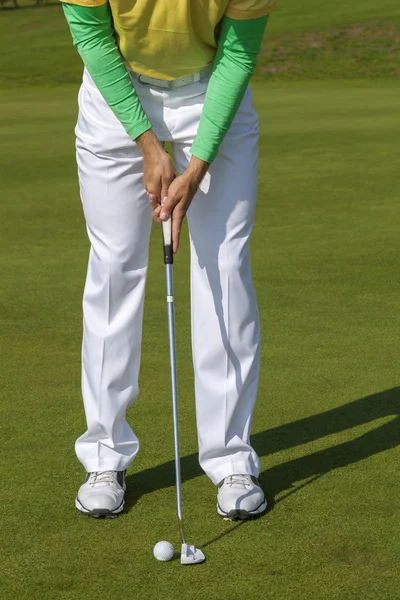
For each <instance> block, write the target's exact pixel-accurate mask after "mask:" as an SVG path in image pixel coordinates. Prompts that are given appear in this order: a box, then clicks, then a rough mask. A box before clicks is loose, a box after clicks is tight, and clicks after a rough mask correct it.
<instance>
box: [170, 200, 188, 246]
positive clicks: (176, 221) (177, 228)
mask: <svg viewBox="0 0 400 600" xmlns="http://www.w3.org/2000/svg"><path fill="white" fill-rule="evenodd" d="M184 217H185V213H184V211H182V210H175V211H174V213H173V215H172V251H173V253H174V254H176V253H177V252H178V248H179V238H180V235H181V227H182V221H183V219H184Z"/></svg>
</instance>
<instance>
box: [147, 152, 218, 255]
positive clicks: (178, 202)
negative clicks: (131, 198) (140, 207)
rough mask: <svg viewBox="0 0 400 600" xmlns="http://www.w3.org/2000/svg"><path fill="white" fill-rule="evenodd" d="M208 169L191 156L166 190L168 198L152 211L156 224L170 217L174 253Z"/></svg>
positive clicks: (201, 161) (204, 163)
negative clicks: (192, 203) (185, 220)
mask: <svg viewBox="0 0 400 600" xmlns="http://www.w3.org/2000/svg"><path fill="white" fill-rule="evenodd" d="M208 167H209V163H206V162H204V161H203V160H200V159H199V158H196V157H195V156H193V157H192V159H191V161H190V163H189V166H188V167H187V169H186V171H184V173H182V175H180V176H179V177H177V178H176V179H174V181H172V183H171V185H170V186H169V189H168V196H167V198H166V199H165V200H163V202H162V206H158V207H156V209H155V210H153V218H154V220H155V221H156V222H158V223H160V222H161V221H166V220H167V219H168V218H169V217H170V216H172V250H173V252H174V253H176V252H177V251H178V247H179V236H180V233H181V227H182V221H183V219H184V218H185V215H186V211H187V209H188V208H189V206H190V203H191V201H192V200H193V196H194V195H195V193H196V192H197V190H198V188H199V185H200V183H201V180H202V179H203V177H204V175H205V174H206V172H207V170H208Z"/></svg>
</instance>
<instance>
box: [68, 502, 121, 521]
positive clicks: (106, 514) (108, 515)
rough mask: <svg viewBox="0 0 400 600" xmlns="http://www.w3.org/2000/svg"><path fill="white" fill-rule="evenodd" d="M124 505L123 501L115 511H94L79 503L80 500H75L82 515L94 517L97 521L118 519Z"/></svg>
mask: <svg viewBox="0 0 400 600" xmlns="http://www.w3.org/2000/svg"><path fill="white" fill-rule="evenodd" d="M124 504H125V503H124V501H122V502H121V504H120V505H119V506H118V507H117V508H116V509H115V510H108V509H107V508H95V509H93V510H88V509H87V508H85V507H84V506H83V504H81V503H80V502H79V500H78V498H76V500H75V507H76V508H77V509H78V510H79V512H80V513H81V514H82V515H86V516H87V517H93V518H95V519H100V518H104V519H113V518H114V517H118V515H119V514H121V512H122V511H123V510H124Z"/></svg>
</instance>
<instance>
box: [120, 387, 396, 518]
mask: <svg viewBox="0 0 400 600" xmlns="http://www.w3.org/2000/svg"><path fill="white" fill-rule="evenodd" d="M399 414H400V387H397V388H393V389H391V390H387V391H384V392H380V393H378V394H373V395H372V396H367V397H366V398H361V399H360V400H356V401H354V402H351V403H349V404H346V405H344V406H340V407H338V408H334V409H332V410H329V411H326V412H324V413H321V414H319V415H313V416H311V417H307V418H305V419H300V420H299V421H294V422H293V423H287V424H285V425H281V426H279V427H275V428H274V429H269V430H267V431H263V432H261V433H257V434H255V435H254V436H252V444H253V447H254V449H255V450H256V452H257V453H258V455H259V456H268V455H270V454H273V453H275V452H280V451H282V450H287V449H289V448H294V447H296V446H300V445H302V444H307V443H309V442H313V441H315V440H318V439H321V438H324V437H326V436H328V435H332V434H337V433H340V432H343V431H346V430H347V429H350V428H352V427H357V426H360V425H364V424H366V423H371V425H373V422H374V421H375V420H377V419H381V418H384V417H393V419H392V420H391V421H389V422H386V423H385V424H383V425H380V426H378V427H375V428H374V429H371V430H370V431H368V432H367V433H365V434H363V435H361V436H359V437H357V438H356V439H354V440H351V441H347V442H344V443H342V444H337V445H335V446H331V447H330V448H326V449H324V450H321V451H318V452H314V453H312V454H309V455H307V456H302V457H300V458H297V459H294V460H290V461H288V462H286V463H282V464H279V465H276V466H274V467H272V468H271V469H266V470H265V471H264V472H262V473H261V474H260V477H259V480H260V483H261V486H262V487H263V489H264V490H265V492H266V495H267V498H268V503H269V507H270V509H271V508H273V506H274V505H275V504H276V503H278V502H282V501H283V500H285V498H287V497H288V496H290V495H291V494H293V493H295V492H296V491H297V490H298V489H301V488H302V487H305V486H307V485H309V484H312V483H313V482H314V481H315V480H316V479H318V478H319V477H321V476H322V475H324V474H325V473H329V472H330V471H332V470H333V469H338V468H340V467H345V466H347V465H350V464H352V463H356V462H358V461H360V460H363V459H364V458H368V457H369V456H373V455H374V454H378V453H379V452H383V451H384V450H389V449H390V448H394V447H396V446H398V445H399V444H400V419H399ZM181 468H182V481H188V480H190V479H194V478H195V477H198V476H200V475H202V474H203V471H202V470H201V469H200V467H199V464H198V459H197V454H190V455H188V456H184V457H182V458H181ZM306 479H309V481H307V482H305V483H303V484H302V485H300V486H297V487H295V482H297V481H303V482H304V480H306ZM127 480H128V483H129V485H128V490H127V492H126V496H125V500H126V504H125V507H126V511H129V510H130V508H132V506H133V505H134V504H135V503H136V501H137V500H138V494H139V495H143V494H149V493H151V492H153V491H155V490H158V489H161V488H165V487H170V486H173V485H175V470H174V461H169V462H166V463H163V464H161V465H157V466H156V467H152V468H151V469H146V470H145V471H142V472H140V473H135V474H133V475H129V476H128V478H127ZM285 491H286V492H287V493H286V494H284V495H283V496H282V497H280V498H279V499H278V500H275V498H276V497H277V496H279V495H280V494H281V493H282V492H285Z"/></svg>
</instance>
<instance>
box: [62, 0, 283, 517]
mask: <svg viewBox="0 0 400 600" xmlns="http://www.w3.org/2000/svg"><path fill="white" fill-rule="evenodd" d="M274 4H275V0H174V1H172V0H109V1H108V2H107V1H106V2H104V0H72V1H70V2H63V9H64V13H65V17H66V19H67V22H68V24H69V27H70V30H71V33H72V38H73V41H74V44H75V45H76V47H77V50H78V52H79V53H80V55H81V57H82V60H83V62H84V65H85V68H84V74H83V82H82V85H81V88H80V91H79V116H78V122H77V125H76V130H75V131H76V156H77V163H78V173H79V184H80V193H81V199H82V203H83V210H84V215H85V219H86V225H87V232H88V236H89V240H90V243H91V248H90V255H89V264H88V271H87V278H86V285H85V290H84V297H83V312H84V333H83V346H82V395H83V401H84V407H85V414H86V420H87V431H86V432H85V433H83V435H81V436H80V437H79V438H78V440H77V441H76V446H75V448H76V454H77V457H78V459H79V460H80V462H81V463H82V465H83V466H84V468H85V470H86V473H87V474H86V478H85V481H84V483H83V484H82V485H81V487H80V489H79V491H78V495H77V498H76V507H77V508H78V510H79V511H81V512H82V513H85V514H87V515H90V516H94V517H98V516H113V515H116V514H118V513H120V512H121V511H122V510H123V507H124V492H125V489H126V484H125V473H126V470H127V469H128V467H129V466H130V464H131V463H132V461H133V460H134V459H135V456H136V454H137V452H138V450H139V441H138V438H137V437H136V435H135V434H134V432H133V431H132V429H131V427H130V426H129V425H128V423H127V421H126V411H127V408H128V407H129V406H130V405H131V404H132V403H133V402H134V400H135V399H136V397H137V395H138V393H139V388H138V375H139V363H140V351H141V337H142V317H143V303H144V291H145V283H146V273H147V264H148V247H149V237H150V229H151V222H152V217H153V218H154V220H155V221H157V222H158V223H160V222H161V221H162V220H166V219H168V218H169V217H170V216H171V217H172V232H173V249H174V252H176V251H177V250H178V246H179V233H180V229H181V225H182V220H183V219H184V217H185V216H187V219H188V226H189V232H190V256H191V277H190V290H191V315H192V317H191V322H192V349H193V366H194V374H195V396H196V419H197V430H198V443H199V462H200V465H201V467H202V469H203V470H204V471H205V473H206V474H207V475H208V477H209V478H210V479H211V481H212V482H213V483H214V484H215V485H217V486H218V498H217V512H218V514H219V515H221V516H222V517H225V518H230V519H238V518H239V519H247V518H251V517H254V516H258V515H259V514H261V513H262V512H264V511H265V510H266V507H267V503H266V500H265V496H264V493H263V491H262V489H261V488H260V486H259V483H258V481H257V477H258V474H259V469H260V462H259V458H258V456H257V454H256V453H255V451H254V449H253V448H252V447H251V445H250V429H251V423H252V416H253V411H254V405H255V401H256V395H257V386H258V377H259V344H260V328H259V318H258V309H257V302H256V296H255V292H254V287H253V282H252V277H251V270H250V255H249V237H250V234H251V230H252V227H253V221H254V210H255V203H256V191H257V159H258V150H257V145H258V118H257V115H256V113H255V111H254V108H253V106H252V99H251V92H250V90H249V87H248V83H249V79H250V77H251V74H252V71H253V68H254V64H255V62H256V58H257V55H258V53H259V51H260V46H261V41H262V37H263V34H264V30H265V26H266V23H267V20H268V17H269V13H270V12H271V10H272V9H273V8H274ZM165 142H170V143H171V144H172V148H173V152H174V155H175V162H176V169H175V166H174V163H173V161H172V159H171V157H170V156H169V155H168V154H167V153H166V151H165V150H164V143H165ZM149 426H150V424H149Z"/></svg>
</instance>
